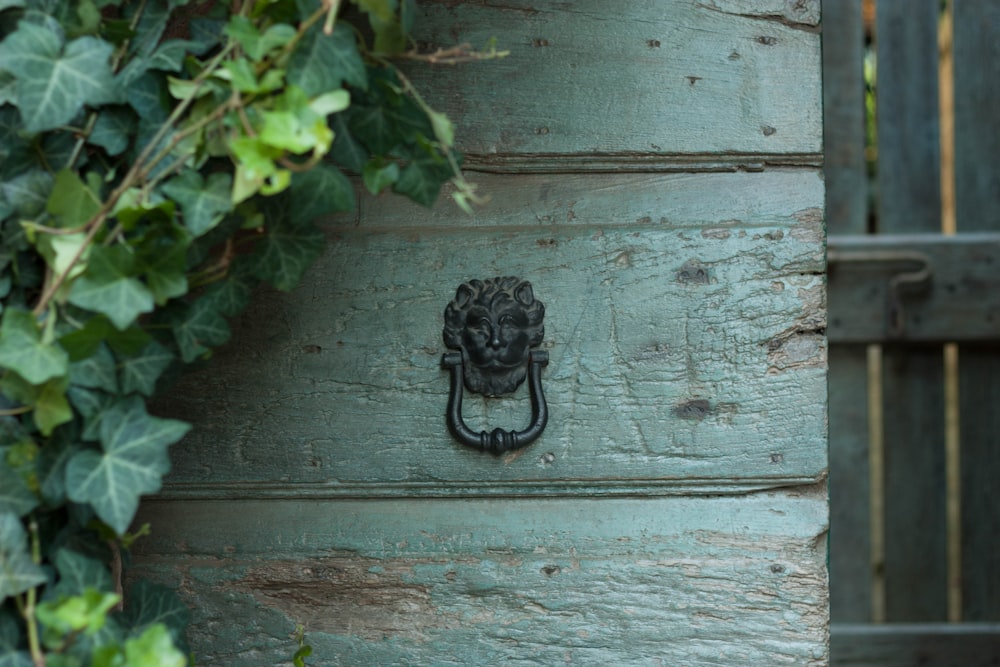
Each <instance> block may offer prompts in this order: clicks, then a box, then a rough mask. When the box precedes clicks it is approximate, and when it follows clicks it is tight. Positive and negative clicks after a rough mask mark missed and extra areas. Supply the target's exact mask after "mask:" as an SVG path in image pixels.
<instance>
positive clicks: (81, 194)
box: [45, 169, 101, 227]
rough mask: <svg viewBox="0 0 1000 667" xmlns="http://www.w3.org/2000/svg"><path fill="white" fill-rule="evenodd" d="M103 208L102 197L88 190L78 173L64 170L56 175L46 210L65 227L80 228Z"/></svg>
mask: <svg viewBox="0 0 1000 667" xmlns="http://www.w3.org/2000/svg"><path fill="white" fill-rule="evenodd" d="M100 208H101V200H100V197H98V196H97V194H95V193H94V192H93V191H92V190H91V189H90V188H88V187H87V186H86V185H85V184H84V182H83V181H82V180H80V177H79V176H77V175H76V172H74V171H71V170H69V169H63V170H61V171H59V172H58V173H57V174H56V180H55V182H54V183H53V184H52V191H51V193H50V194H49V198H48V201H47V202H46V204H45V209H46V210H47V211H48V212H49V213H51V214H52V215H54V216H56V218H57V219H58V220H59V221H60V222H61V223H62V225H61V226H63V227H80V226H82V225H83V224H84V223H86V222H87V221H88V220H90V219H91V218H92V217H93V216H94V214H95V213H97V211H99V210H100Z"/></svg>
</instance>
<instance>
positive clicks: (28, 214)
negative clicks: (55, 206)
mask: <svg viewBox="0 0 1000 667" xmlns="http://www.w3.org/2000/svg"><path fill="white" fill-rule="evenodd" d="M52 180H53V179H52V175H51V174H49V173H48V172H45V171H42V170H41V169H32V170H30V171H27V172H25V173H23V174H21V175H19V176H16V177H14V178H12V179H10V180H8V181H5V182H4V183H0V193H2V194H3V197H4V199H5V200H6V201H7V203H8V204H9V205H10V206H12V207H13V208H14V211H15V212H16V213H17V214H18V215H20V216H21V217H22V218H34V217H36V216H37V215H39V214H40V213H41V212H42V211H44V210H45V202H46V200H47V199H48V196H49V191H50V190H51V189H52Z"/></svg>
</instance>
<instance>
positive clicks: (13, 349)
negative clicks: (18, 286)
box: [0, 308, 69, 385]
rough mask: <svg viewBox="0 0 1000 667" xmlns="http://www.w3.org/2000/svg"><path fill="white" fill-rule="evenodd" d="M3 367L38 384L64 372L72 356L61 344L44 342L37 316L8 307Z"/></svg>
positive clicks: (2, 332)
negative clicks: (36, 320)
mask: <svg viewBox="0 0 1000 667" xmlns="http://www.w3.org/2000/svg"><path fill="white" fill-rule="evenodd" d="M0 366H3V367H5V368H9V369H11V370H13V371H15V372H16V373H17V374H18V375H20V376H21V377H23V378H24V379H25V380H27V381H28V382H30V383H31V384H36V385H37V384H42V383H43V382H45V381H46V380H49V379H51V378H56V377H61V376H63V375H65V374H66V371H67V370H68V369H69V356H68V355H67V354H66V351H65V350H63V349H62V347H60V346H59V345H58V344H54V343H43V342H42V334H41V332H40V331H39V330H38V325H37V323H36V322H35V316H34V315H32V314H31V313H30V312H28V311H27V310H21V309H20V308H7V309H6V310H5V311H4V313H3V323H2V324H0Z"/></svg>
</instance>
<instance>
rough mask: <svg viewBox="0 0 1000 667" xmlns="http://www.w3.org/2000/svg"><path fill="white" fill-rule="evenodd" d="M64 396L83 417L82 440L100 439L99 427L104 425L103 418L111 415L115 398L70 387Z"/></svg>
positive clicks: (102, 393) (99, 392)
mask: <svg viewBox="0 0 1000 667" xmlns="http://www.w3.org/2000/svg"><path fill="white" fill-rule="evenodd" d="M66 395H67V396H68V397H69V400H70V403H72V404H73V407H74V408H76V409H77V411H78V412H79V413H80V416H81V417H83V433H82V434H81V437H82V438H83V439H84V440H91V441H96V440H98V439H99V438H100V437H101V425H102V424H103V423H104V419H105V417H107V416H108V415H109V414H112V415H113V411H112V408H114V406H115V402H116V399H115V397H114V396H111V395H110V394H106V393H104V392H103V391H91V390H89V389H81V388H79V387H70V388H69V390H68V391H67V392H66Z"/></svg>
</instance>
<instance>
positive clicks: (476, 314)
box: [441, 277, 549, 454]
mask: <svg viewBox="0 0 1000 667" xmlns="http://www.w3.org/2000/svg"><path fill="white" fill-rule="evenodd" d="M544 317H545V306H544V305H542V302H541V301H539V300H538V299H536V298H535V295H534V293H533V292H532V290H531V283H529V282H528V281H526V280H521V279H520V278H512V277H507V278H491V279H489V280H470V281H469V282H467V283H464V284H463V285H461V286H460V287H459V288H458V291H457V292H456V294H455V298H454V300H452V302H451V303H449V304H448V307H447V308H446V309H445V311H444V344H445V345H446V346H447V347H449V348H450V349H452V350H458V351H457V352H446V353H445V354H444V356H443V357H442V358H441V365H442V366H443V367H445V368H449V369H451V393H450V394H449V396H448V413H447V421H448V430H449V431H451V434H452V435H453V436H454V437H455V439H456V440H458V441H459V442H461V443H462V444H463V445H468V446H469V447H473V448H475V449H478V450H480V451H488V452H492V453H494V454H500V453H502V452H507V451H511V450H514V449H520V448H521V447H526V446H527V445H530V444H531V443H532V442H534V441H535V440H536V439H537V438H538V436H540V435H541V434H542V431H543V430H545V424H546V422H547V421H548V418H549V412H548V408H547V407H546V405H545V396H544V394H543V393H542V366H544V365H546V364H547V363H548V362H549V353H548V352H545V351H542V350H535V349H532V348H534V347H537V346H538V345H540V344H541V342H542V336H543V335H544V334H545V327H544V326H543V324H542V319H543V318H544ZM525 377H527V378H528V386H529V388H530V390H531V424H530V425H529V426H528V427H527V428H526V429H524V430H523V431H504V430H503V429H500V428H496V429H494V430H493V431H481V432H479V433H476V432H475V431H473V430H472V429H470V428H469V427H468V426H466V425H465V421H464V420H463V419H462V387H463V385H464V387H465V388H466V389H468V390H469V391H471V392H475V393H477V394H482V395H483V396H502V395H504V394H509V393H511V392H513V391H514V390H515V389H517V388H518V386H520V384H521V383H522V382H524V378H525Z"/></svg>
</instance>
